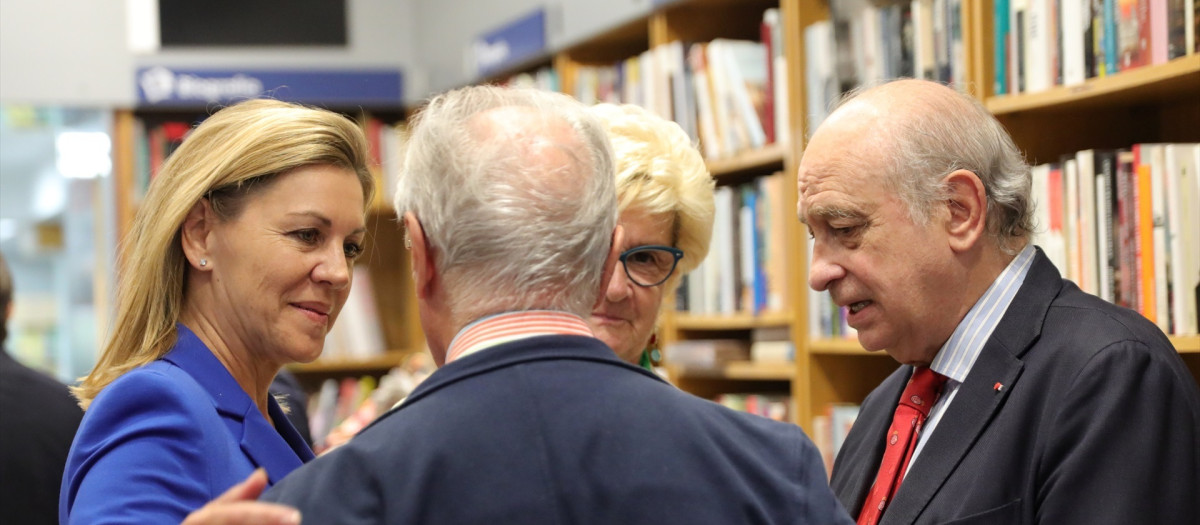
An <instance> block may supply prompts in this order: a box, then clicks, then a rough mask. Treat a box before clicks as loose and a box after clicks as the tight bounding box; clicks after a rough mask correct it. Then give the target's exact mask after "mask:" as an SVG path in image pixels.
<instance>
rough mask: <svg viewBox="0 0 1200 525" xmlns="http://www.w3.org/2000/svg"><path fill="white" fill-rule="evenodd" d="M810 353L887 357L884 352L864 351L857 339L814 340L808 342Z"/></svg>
mask: <svg viewBox="0 0 1200 525" xmlns="http://www.w3.org/2000/svg"><path fill="white" fill-rule="evenodd" d="M808 351H809V353H811V354H814V355H851V356H871V355H887V354H884V353H882V352H868V351H866V350H864V349H863V347H862V345H860V344H858V340H857V339H814V340H812V341H809V342H808Z"/></svg>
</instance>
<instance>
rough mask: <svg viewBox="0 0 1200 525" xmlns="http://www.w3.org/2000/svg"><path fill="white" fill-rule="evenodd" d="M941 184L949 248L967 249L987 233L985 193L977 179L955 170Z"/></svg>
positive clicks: (958, 250) (962, 171) (974, 175)
mask: <svg viewBox="0 0 1200 525" xmlns="http://www.w3.org/2000/svg"><path fill="white" fill-rule="evenodd" d="M942 181H943V183H944V184H945V187H946V189H947V198H946V206H947V207H948V208H949V219H948V220H947V222H946V233H947V234H948V238H949V241H950V249H952V250H954V251H956V252H963V251H967V250H970V249H971V248H972V247H974V246H975V245H976V244H977V243H978V242H979V240H980V239H981V238H983V236H984V235H985V233H986V230H987V208H988V205H987V190H986V189H985V188H984V186H983V181H982V180H980V179H979V176H978V175H976V174H975V173H974V172H971V171H968V170H957V171H955V172H953V173H951V174H949V175H946V178H944V179H942Z"/></svg>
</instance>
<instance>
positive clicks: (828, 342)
mask: <svg viewBox="0 0 1200 525" xmlns="http://www.w3.org/2000/svg"><path fill="white" fill-rule="evenodd" d="M1168 338H1169V339H1170V340H1171V344H1172V345H1174V346H1175V350H1177V351H1179V353H1181V354H1200V335H1173V336H1168ZM808 349H809V352H810V353H812V354H814V355H853V356H870V355H886V354H884V353H883V352H867V351H866V350H864V349H863V347H862V346H860V345H859V344H858V341H857V340H854V339H818V340H813V341H809V343H808Z"/></svg>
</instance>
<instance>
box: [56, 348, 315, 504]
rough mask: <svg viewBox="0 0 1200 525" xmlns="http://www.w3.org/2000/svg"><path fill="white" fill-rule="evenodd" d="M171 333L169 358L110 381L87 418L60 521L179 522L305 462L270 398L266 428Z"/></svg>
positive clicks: (225, 374)
mask: <svg viewBox="0 0 1200 525" xmlns="http://www.w3.org/2000/svg"><path fill="white" fill-rule="evenodd" d="M178 331H179V340H178V341H177V342H176V343H175V347H174V348H172V349H171V351H170V352H169V353H167V355H165V356H163V358H162V359H159V360H158V361H155V362H153V363H150V364H148V365H146V366H143V367H141V368H138V369H135V370H132V371H130V372H128V373H126V374H125V375H123V376H121V377H120V378H118V379H117V380H116V381H113V382H112V384H110V385H108V386H107V387H105V389H104V390H102V391H101V392H100V395H98V396H96V398H95V399H94V400H93V401H92V404H91V406H90V407H89V408H88V410H87V412H86V413H85V414H84V417H83V424H82V425H81V426H80V427H79V432H78V433H77V434H76V436H75V442H74V444H72V446H71V453H70V456H68V458H67V469H66V472H65V473H64V474H63V483H62V494H61V495H60V497H59V518H60V520H61V521H62V523H81V524H89V525H91V524H99V523H179V522H180V521H183V519H184V517H186V516H187V514H188V513H189V512H191V511H193V510H196V509H198V508H200V507H201V506H203V505H204V504H205V503H208V502H209V501H210V500H212V499H213V498H216V497H217V496H220V495H221V493H223V492H225V490H226V489H228V488H229V487H231V486H233V485H234V484H236V483H238V482H240V481H242V480H243V479H245V478H246V476H249V475H250V473H251V472H253V471H254V469H256V468H258V467H263V468H265V469H266V471H267V476H268V478H269V479H270V481H271V482H272V483H274V482H278V481H279V479H280V478H282V477H283V476H285V475H287V474H288V473H289V472H291V471H292V470H295V469H296V468H297V467H299V466H300V465H301V464H302V462H303V461H307V460H309V459H312V457H313V454H312V450H310V449H309V448H308V445H306V444H305V443H304V440H303V438H301V437H300V434H298V433H297V432H296V429H295V428H293V427H292V426H291V424H290V423H288V420H287V417H286V416H285V415H284V414H283V411H282V410H281V409H280V408H279V405H278V404H276V402H275V399H274V398H269V400H268V402H269V403H270V406H269V408H268V411H269V413H270V415H271V420H272V421H273V422H274V423H275V428H272V427H271V424H270V423H268V422H267V420H266V419H265V418H263V416H262V413H260V412H259V411H258V407H257V406H256V405H255V404H254V402H253V401H252V400H251V399H250V396H249V395H247V394H246V392H245V391H244V390H242V388H241V387H240V386H238V384H237V381H235V380H234V378H233V376H232V375H230V373H229V371H228V370H226V369H225V366H224V365H222V364H221V362H220V361H218V360H217V358H216V356H214V355H213V354H212V352H210V351H209V350H208V348H207V347H206V346H204V343H202V342H201V341H200V340H199V339H198V338H197V337H196V335H195V334H193V333H192V331H191V330H188V329H187V327H185V326H183V325H178ZM276 429H278V430H276Z"/></svg>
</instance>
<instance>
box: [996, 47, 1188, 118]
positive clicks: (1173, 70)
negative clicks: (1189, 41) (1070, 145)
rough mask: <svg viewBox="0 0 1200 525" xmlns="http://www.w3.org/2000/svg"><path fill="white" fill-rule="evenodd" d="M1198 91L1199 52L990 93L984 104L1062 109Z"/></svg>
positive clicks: (1002, 109) (1005, 110) (1001, 108)
mask: <svg viewBox="0 0 1200 525" xmlns="http://www.w3.org/2000/svg"><path fill="white" fill-rule="evenodd" d="M1198 94H1200V54H1192V55H1186V56H1182V57H1179V58H1176V59H1175V60H1172V61H1170V62H1167V63H1164V64H1159V65H1153V66H1144V67H1140V68H1137V69H1133V70H1129V71H1122V72H1120V73H1118V74H1116V75H1112V76H1108V77H1103V78H1093V79H1090V80H1087V81H1085V82H1084V83H1082V84H1079V85H1075V86H1055V87H1053V88H1051V89H1048V90H1045V91H1041V92H1038V93H1030V94H1022V95H1003V96H998V97H991V98H989V99H988V100H987V103H986V106H987V108H988V110H989V111H991V112H992V114H994V115H996V116H998V117H999V116H1004V115H1008V114H1012V113H1018V112H1022V111H1042V110H1045V111H1055V112H1058V111H1065V110H1075V109H1085V108H1089V107H1106V108H1107V107H1113V106H1135V105H1139V104H1161V103H1162V102H1163V101H1169V100H1184V99H1188V98H1192V99H1194V98H1195V97H1197V96H1200V95H1198Z"/></svg>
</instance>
